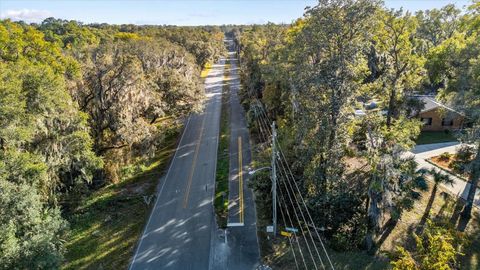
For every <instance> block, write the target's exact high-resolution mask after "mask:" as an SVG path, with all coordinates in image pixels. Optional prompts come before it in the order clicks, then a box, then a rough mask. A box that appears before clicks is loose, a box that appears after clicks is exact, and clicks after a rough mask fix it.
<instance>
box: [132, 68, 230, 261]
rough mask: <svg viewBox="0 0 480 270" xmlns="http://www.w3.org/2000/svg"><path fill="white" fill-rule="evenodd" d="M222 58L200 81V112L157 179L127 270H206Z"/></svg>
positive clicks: (211, 226)
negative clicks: (202, 91) (202, 104)
mask: <svg viewBox="0 0 480 270" xmlns="http://www.w3.org/2000/svg"><path fill="white" fill-rule="evenodd" d="M224 61H225V60H224V59H222V60H220V63H219V64H217V65H214V66H213V68H212V70H211V71H210V73H209V75H208V77H207V78H206V80H205V91H206V95H207V100H206V101H205V107H204V110H203V112H202V113H199V114H193V115H191V116H190V117H189V118H188V120H187V122H186V125H185V129H184V132H183V135H182V137H181V139H180V142H179V145H178V148H177V150H176V153H175V156H174V158H173V160H172V162H171V164H170V168H169V170H168V172H167V174H166V176H165V177H164V178H163V179H161V182H160V185H159V190H158V193H157V194H158V195H157V199H156V201H155V205H154V207H153V210H152V212H151V215H150V218H149V220H148V222H147V225H146V227H145V230H144V232H143V235H142V237H141V240H140V242H139V244H138V247H137V250H136V253H135V255H134V258H133V260H132V263H131V265H130V269H131V270H140V269H141V270H146V269H185V270H187V269H212V268H214V267H212V259H211V258H210V256H211V253H213V252H214V251H213V250H214V247H215V241H214V239H217V236H216V234H217V229H216V224H215V216H214V210H213V203H212V201H213V196H214V185H215V171H216V158H217V145H218V134H219V122H220V113H221V93H222V85H223V70H224Z"/></svg>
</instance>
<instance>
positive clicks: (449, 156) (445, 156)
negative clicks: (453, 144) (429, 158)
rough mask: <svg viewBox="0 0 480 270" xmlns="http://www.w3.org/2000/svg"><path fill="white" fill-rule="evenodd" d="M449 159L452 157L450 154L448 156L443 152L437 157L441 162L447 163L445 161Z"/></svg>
mask: <svg viewBox="0 0 480 270" xmlns="http://www.w3.org/2000/svg"><path fill="white" fill-rule="evenodd" d="M451 157H452V154H450V153H448V152H444V153H442V154H441V155H440V156H439V157H438V160H440V161H443V162H447V161H449V160H450V158H451Z"/></svg>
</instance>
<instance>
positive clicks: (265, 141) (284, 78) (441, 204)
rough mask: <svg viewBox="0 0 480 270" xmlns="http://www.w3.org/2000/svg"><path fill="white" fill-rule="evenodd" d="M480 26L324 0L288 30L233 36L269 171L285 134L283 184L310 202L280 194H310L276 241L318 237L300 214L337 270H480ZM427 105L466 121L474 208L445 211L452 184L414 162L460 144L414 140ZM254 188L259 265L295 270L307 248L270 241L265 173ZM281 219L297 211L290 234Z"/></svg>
mask: <svg viewBox="0 0 480 270" xmlns="http://www.w3.org/2000/svg"><path fill="white" fill-rule="evenodd" d="M479 12H480V6H479V4H478V3H473V4H472V5H471V6H470V7H469V8H468V9H466V10H465V12H462V11H461V10H458V9H456V8H455V6H453V5H447V6H445V7H444V8H442V9H434V10H427V11H419V12H417V13H415V14H411V13H408V12H404V11H402V10H389V9H386V8H385V7H384V6H383V4H382V3H379V2H377V1H372V0H362V1H350V0H340V1H333V2H332V1H327V0H320V1H319V4H318V5H316V6H314V7H310V8H308V9H307V10H306V12H305V15H304V16H303V17H302V18H299V19H298V20H296V21H295V22H294V23H292V24H290V25H275V24H267V25H255V26H244V27H237V28H235V29H232V35H233V36H234V37H235V42H236V44H237V49H238V50H240V58H241V63H242V66H241V79H242V84H243V87H242V89H243V93H242V98H243V102H242V104H243V105H244V107H245V108H246V111H248V117H249V124H250V129H251V133H252V138H256V144H257V149H258V150H257V154H256V155H255V158H256V162H257V164H258V167H262V166H265V165H267V166H268V165H269V164H270V162H271V161H270V157H269V156H270V154H269V152H270V144H271V142H270V138H269V137H270V134H269V133H268V132H266V131H265V130H267V131H268V129H269V125H270V124H271V123H272V121H275V122H276V123H277V129H278V145H281V146H282V149H283V151H282V153H283V154H284V155H285V156H280V157H279V160H281V161H282V162H287V163H288V164H290V166H291V172H288V173H282V172H279V175H278V178H279V179H282V178H283V179H284V181H290V182H292V181H295V183H296V185H298V186H299V188H298V189H299V191H297V190H293V188H291V187H288V186H287V185H284V184H279V187H278V188H279V189H280V191H282V192H284V193H285V192H287V193H288V192H289V191H291V192H293V194H294V197H298V196H299V194H302V196H303V197H304V198H305V202H306V206H300V205H298V204H296V203H295V202H294V201H288V200H287V201H285V200H284V201H282V200H281V199H280V200H279V201H278V205H277V209H278V212H279V213H278V220H279V228H282V227H283V228H284V227H285V226H286V225H287V224H288V223H293V226H294V227H296V228H298V229H304V230H305V231H308V230H309V229H310V228H311V224H309V223H308V222H306V221H305V220H303V219H302V218H296V217H295V216H294V214H293V211H298V210H300V211H302V212H303V213H305V212H306V211H307V210H308V212H309V213H310V214H311V215H312V219H313V220H314V221H315V224H316V225H317V226H318V227H319V228H320V229H321V231H322V234H323V236H322V237H323V238H324V241H325V242H326V243H328V245H327V246H328V248H329V249H330V250H331V252H330V253H331V257H332V258H336V261H335V263H337V264H338V269H372V268H373V269H385V268H390V267H392V268H394V269H475V268H476V267H478V262H476V259H475V258H476V256H477V254H478V249H477V248H478V244H479V243H478V241H479V240H478V229H477V222H478V221H477V218H476V215H477V214H478V213H477V210H473V207H472V206H473V202H474V194H475V190H476V186H477V185H476V183H477V182H478V180H479V176H480V147H479V145H480V136H479V134H480V133H479V132H478V131H479V127H480V114H479V113H480V110H478V104H479V100H480V95H479V93H478V91H477V90H476V89H478V88H477V86H478V84H479V81H478V76H476V75H474V74H477V73H476V72H475V70H477V68H478V61H476V60H473V59H477V58H478V55H479V54H478V53H479V51H480V46H479V44H480V43H479V42H478V41H479V39H480V37H479V35H478V26H479V24H478V21H479V18H480V16H479ZM425 93H436V94H437V98H438V99H440V100H442V101H443V102H444V103H445V104H447V105H448V106H450V107H452V108H454V109H455V110H457V111H459V112H461V113H462V114H464V115H465V116H466V119H469V123H468V124H467V125H466V126H465V127H464V128H463V130H462V132H459V134H458V135H459V137H458V139H459V140H461V141H462V142H466V143H470V144H471V145H474V148H473V150H472V154H471V159H469V160H468V161H466V162H465V163H464V165H466V166H463V168H464V169H465V174H466V176H468V179H469V181H471V182H473V183H474V187H475V188H472V189H470V190H469V191H468V194H469V196H468V199H467V200H466V201H465V202H463V201H461V200H459V201H457V199H456V198H452V197H449V200H448V203H447V202H445V201H442V198H439V196H438V192H437V190H438V189H439V187H438V185H441V184H438V185H436V184H435V185H433V186H434V187H435V188H433V187H432V183H437V182H436V181H435V177H434V176H433V175H432V174H431V173H429V172H425V171H423V170H418V167H417V164H416V162H415V161H414V160H413V159H411V158H406V157H405V155H404V154H405V153H406V152H407V151H408V150H410V149H411V148H412V147H413V146H414V145H415V143H416V142H417V143H419V142H422V141H423V142H440V141H446V140H451V139H453V138H452V137H448V138H447V136H443V135H445V134H442V136H437V135H439V134H435V135H434V134H425V133H424V135H423V137H420V138H419V139H417V138H418V136H419V135H420V129H421V125H422V123H421V122H420V121H419V120H418V119H417V117H415V115H417V114H418V112H419V111H421V110H422V107H423V106H424V104H419V103H418V102H414V101H413V100H412V99H411V98H410V97H411V96H413V95H417V94H425ZM372 101H375V103H376V104H379V105H378V106H380V107H379V108H378V109H376V110H371V111H367V112H366V114H365V115H363V116H356V115H355V113H354V112H355V109H356V108H357V107H358V106H359V104H365V103H366V104H369V103H370V102H372ZM360 106H361V105H360ZM263 111H264V113H263ZM259 112H260V113H259ZM262 123H263V124H262ZM455 135H456V133H455ZM420 136H422V135H420ZM276 162H278V161H276ZM285 175H288V177H286V176H285ZM279 181H280V180H279ZM253 182H254V184H252V185H253V186H252V187H253V188H254V190H255V193H256V199H257V207H258V210H257V212H258V215H259V225H260V227H259V230H260V231H259V236H260V238H261V239H263V240H262V244H261V248H262V249H261V250H262V257H263V259H264V260H265V261H266V262H267V263H269V264H271V266H272V267H274V268H277V267H278V268H280V269H282V268H284V269H287V268H292V267H293V266H294V263H295V261H294V260H293V256H292V254H293V253H292V250H295V249H298V248H296V247H295V245H296V241H297V240H295V239H291V240H292V242H289V241H287V239H282V238H281V237H279V238H280V239H275V240H274V241H273V244H272V241H271V240H269V239H268V237H267V236H268V234H267V233H265V232H264V229H265V228H264V226H266V225H269V223H270V224H271V222H270V221H269V220H270V219H271V215H270V216H269V212H271V210H269V209H271V207H272V205H271V204H272V202H271V199H269V198H270V197H271V183H270V179H269V177H268V174H267V173H264V174H262V173H258V175H257V176H256V177H255V180H254V181H253ZM279 183H281V182H279ZM443 184H445V183H443ZM430 189H432V190H435V192H432V193H430ZM441 194H444V193H443V192H442V193H441ZM445 194H446V193H445ZM442 196H443V195H442ZM433 208H435V209H440V210H438V212H435V211H433V210H432V211H430V210H431V209H433ZM423 209H429V211H426V212H424V213H422V212H421V211H422V210H423ZM280 210H283V211H284V212H288V211H290V212H291V213H290V214H291V216H293V217H294V218H293V221H292V222H289V221H287V220H282V219H281V217H280ZM418 211H420V212H418ZM299 234H301V233H299ZM392 234H394V235H395V237H394V238H390V236H391V235H392ZM270 237H271V235H270ZM467 238H468V239H471V241H466V242H465V241H464V240H465V239H467ZM300 239H302V238H300ZM305 241H306V240H300V241H299V242H300V245H301V246H302V250H303V254H306V257H307V264H308V263H309V262H310V263H311V262H312V261H313V260H317V261H318V258H317V259H315V256H313V255H314V254H309V251H308V248H307V247H306V246H305V245H304V243H303V242H305ZM316 241H317V242H316V244H317V245H320V243H319V242H318V239H317V240H316ZM431 242H435V243H440V246H435V245H432V244H431ZM467 242H468V244H467ZM292 246H293V247H292ZM467 246H468V247H469V248H468V249H466V248H465V247H467ZM470 248H472V249H473V250H472V249H470ZM297 252H298V251H297ZM297 254H299V253H297ZM322 254H323V253H322ZM337 254H338V255H337ZM345 254H348V255H349V256H348V257H347V256H344V255H345ZM354 254H355V255H354ZM342 258H344V259H345V261H341V260H342ZM351 258H358V260H356V261H358V264H355V265H352V261H351V260H350V259H351ZM297 259H298V255H297ZM349 260H350V261H349ZM297 263H298V261H297ZM300 263H302V261H300ZM429 267H431V268H429Z"/></svg>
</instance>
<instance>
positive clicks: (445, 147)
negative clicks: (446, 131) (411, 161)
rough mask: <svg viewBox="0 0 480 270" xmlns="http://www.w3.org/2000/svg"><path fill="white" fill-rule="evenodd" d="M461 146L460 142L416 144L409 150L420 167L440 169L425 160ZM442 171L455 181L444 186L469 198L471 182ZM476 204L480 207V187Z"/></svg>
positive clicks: (464, 197) (453, 151)
mask: <svg viewBox="0 0 480 270" xmlns="http://www.w3.org/2000/svg"><path fill="white" fill-rule="evenodd" d="M460 146H461V144H460V143H459V142H446V143H434V144H422V145H417V146H415V148H413V149H412V151H411V152H409V154H410V155H413V156H415V161H416V162H417V163H418V166H419V168H425V169H431V168H435V169H437V170H440V169H438V168H437V167H435V166H433V165H432V164H430V163H428V162H426V161H425V160H426V159H429V158H431V157H433V156H438V155H440V154H442V153H444V152H448V153H451V154H455V153H456V152H457V150H458V148H459V147H460ZM440 171H441V172H442V173H445V174H448V175H449V176H450V177H451V178H452V179H453V181H454V183H453V185H442V187H443V188H445V189H446V190H448V191H449V192H450V193H452V194H454V195H456V196H457V197H458V196H461V197H462V198H463V199H467V195H468V191H469V190H470V183H467V182H466V181H464V180H462V179H460V178H458V177H456V176H454V175H452V174H450V173H447V172H445V171H443V170H440ZM474 205H476V206H477V207H480V190H479V189H478V188H477V192H476V194H475V201H474Z"/></svg>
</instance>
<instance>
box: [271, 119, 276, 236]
mask: <svg viewBox="0 0 480 270" xmlns="http://www.w3.org/2000/svg"><path fill="white" fill-rule="evenodd" d="M276 140H277V130H276V129H275V121H273V123H272V210H273V215H272V217H273V237H275V236H276V235H277V168H276V165H275V159H276V158H277V150H276V148H275V144H276Z"/></svg>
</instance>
